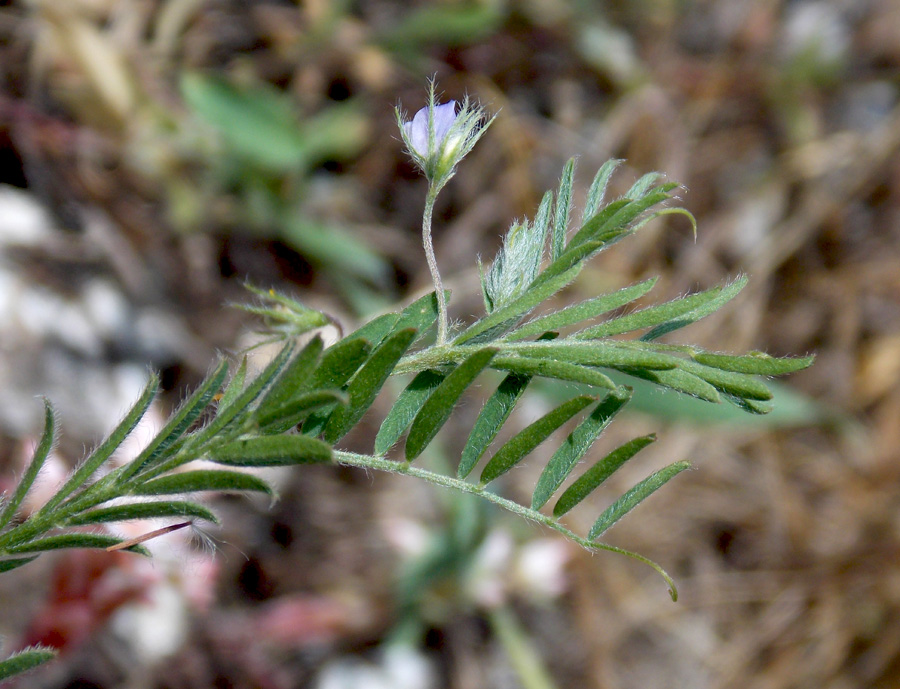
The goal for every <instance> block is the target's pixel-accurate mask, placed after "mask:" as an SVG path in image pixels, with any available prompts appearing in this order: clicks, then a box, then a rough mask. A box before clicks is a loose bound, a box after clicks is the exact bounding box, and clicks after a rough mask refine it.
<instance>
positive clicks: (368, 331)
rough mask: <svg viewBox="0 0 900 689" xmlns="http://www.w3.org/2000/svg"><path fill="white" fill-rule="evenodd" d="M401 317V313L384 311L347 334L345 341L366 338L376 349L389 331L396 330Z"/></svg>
mask: <svg viewBox="0 0 900 689" xmlns="http://www.w3.org/2000/svg"><path fill="white" fill-rule="evenodd" d="M399 318H400V314H399V313H384V314H381V315H380V316H376V317H375V318H373V319H372V320H371V321H369V322H368V323H366V324H365V325H363V326H361V327H360V328H357V329H356V330H354V331H353V332H352V333H350V334H349V335H347V337H345V338H344V340H343V341H344V342H347V341H352V340H365V341H366V342H368V343H369V346H370V347H371V348H372V349H375V347H377V346H378V345H380V344H381V341H382V340H384V338H385V337H387V336H388V334H389V333H391V332H393V331H394V326H395V325H396V324H397V321H398V320H399Z"/></svg>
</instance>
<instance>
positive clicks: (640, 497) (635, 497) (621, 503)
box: [588, 462, 691, 541]
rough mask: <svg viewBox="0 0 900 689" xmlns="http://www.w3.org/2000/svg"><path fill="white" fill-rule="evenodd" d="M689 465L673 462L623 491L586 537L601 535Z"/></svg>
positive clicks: (594, 537) (595, 537) (593, 537)
mask: <svg viewBox="0 0 900 689" xmlns="http://www.w3.org/2000/svg"><path fill="white" fill-rule="evenodd" d="M690 466H691V465H690V464H689V463H688V462H675V463H674V464H670V465H669V466H667V467H665V468H664V469H660V470H659V471H657V472H656V473H654V474H652V475H650V476H648V477H647V478H645V479H644V480H643V481H641V482H640V483H638V484H637V485H636V486H635V487H634V488H632V489H631V490H630V491H628V492H627V493H625V495H623V496H622V497H621V498H619V499H618V500H616V501H615V502H614V503H613V504H612V505H610V506H609V507H608V508H607V509H606V510H605V511H604V512H603V514H601V515H600V517H599V518H598V519H597V521H596V522H594V525H593V526H592V527H591V530H590V532H589V533H588V538H589V539H590V540H592V541H593V540H596V539H597V538H599V537H600V536H602V535H603V533H604V532H605V531H606V530H607V529H609V527H611V526H612V525H613V524H615V523H616V522H617V521H619V520H620V519H621V518H622V517H624V516H625V515H626V514H628V513H629V512H630V511H631V510H633V509H634V508H635V507H637V506H638V505H639V504H640V503H641V502H643V501H644V500H645V499H646V498H647V497H649V496H650V495H652V494H653V493H654V492H656V491H657V490H658V489H659V488H661V487H662V486H663V485H665V484H666V483H668V482H669V481H670V480H671V479H673V478H674V477H675V476H677V475H678V474H680V473H681V472H682V471H684V470H685V469H689V468H690Z"/></svg>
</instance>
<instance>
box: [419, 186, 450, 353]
mask: <svg viewBox="0 0 900 689" xmlns="http://www.w3.org/2000/svg"><path fill="white" fill-rule="evenodd" d="M440 190H441V189H440V187H439V186H438V185H436V184H429V185H428V193H427V194H426V195H425V212H424V213H423V215H422V244H423V246H424V247H425V260H426V261H427V262H428V270H430V271H431V281H432V282H433V283H434V292H435V294H436V295H437V303H438V331H437V344H438V345H442V344H444V343H445V342H447V300H446V299H445V298H444V284H443V283H442V282H441V274H440V272H439V271H438V265H437V260H435V258H434V244H433V243H432V241H431V216H432V215H433V214H434V200H435V199H436V198H437V195H438V192H439V191H440Z"/></svg>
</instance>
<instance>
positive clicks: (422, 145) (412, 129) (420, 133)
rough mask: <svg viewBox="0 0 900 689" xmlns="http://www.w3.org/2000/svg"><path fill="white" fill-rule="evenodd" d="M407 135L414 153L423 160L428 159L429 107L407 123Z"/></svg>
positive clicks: (405, 125)
mask: <svg viewBox="0 0 900 689" xmlns="http://www.w3.org/2000/svg"><path fill="white" fill-rule="evenodd" d="M403 126H404V127H405V128H406V135H407V136H408V137H409V142H410V144H411V145H412V149H413V150H412V152H413V153H416V154H417V155H419V156H420V157H422V158H427V157H428V107H427V106H426V107H424V108H422V109H421V110H419V112H417V113H416V114H415V116H414V117H413V118H412V121H411V122H405V123H404V124H403Z"/></svg>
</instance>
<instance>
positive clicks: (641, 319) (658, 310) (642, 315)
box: [575, 278, 746, 339]
mask: <svg viewBox="0 0 900 689" xmlns="http://www.w3.org/2000/svg"><path fill="white" fill-rule="evenodd" d="M745 284H746V279H745V278H744V279H742V280H739V281H737V282H734V283H732V284H731V285H729V287H730V288H734V287H737V291H740V289H741V288H742V287H743V286H744V285H745ZM732 291H733V290H732ZM722 292H723V288H722V287H713V288H712V289H709V290H706V291H704V292H698V293H696V294H692V295H690V296H687V297H680V298H679V299H674V300H672V301H668V302H665V303H664V304H657V305H656V306H650V307H647V308H646V309H641V310H640V311H635V312H634V313H629V314H626V315H624V316H619V317H618V318H612V319H610V320H608V321H606V322H604V323H601V324H600V325H595V326H594V327H592V328H588V329H587V330H582V331H581V332H580V333H577V334H576V335H575V337H577V338H579V339H591V338H599V337H609V336H610V335H619V334H621V333H627V332H631V331H633V330H640V329H642V328H651V327H653V326H660V324H663V325H665V326H670V325H671V326H673V327H670V328H668V329H667V330H666V331H665V332H669V331H670V330H674V329H675V328H677V327H682V325H687V324H689V323H693V322H694V320H697V319H696V318H694V319H693V320H691V318H692V315H691V314H693V313H694V312H695V311H698V310H701V311H702V309H703V307H704V306H705V305H708V304H710V303H718V301H719V300H718V297H719V296H720V295H721V294H722ZM736 293H737V292H736V291H734V293H733V294H731V296H730V297H729V298H731V297H733V296H734V294H736ZM726 301H727V300H726ZM719 305H721V304H719ZM716 308H718V306H716ZM703 315H706V314H705V313H703ZM699 317H702V316H699ZM679 318H681V319H682V320H681V321H679V320H678V319H679ZM676 324H677V325H676ZM656 330H660V334H662V331H661V328H658V329H656ZM656 330H654V331H653V332H656ZM648 334H649V333H648ZM642 339H652V338H642Z"/></svg>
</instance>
